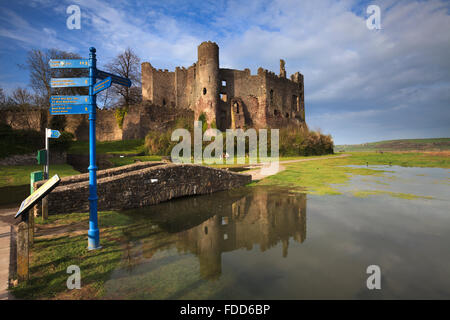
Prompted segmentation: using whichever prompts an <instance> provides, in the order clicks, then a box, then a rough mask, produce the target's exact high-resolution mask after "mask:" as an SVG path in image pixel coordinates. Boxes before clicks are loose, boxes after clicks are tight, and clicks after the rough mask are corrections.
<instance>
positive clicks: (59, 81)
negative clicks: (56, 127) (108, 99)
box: [49, 47, 131, 250]
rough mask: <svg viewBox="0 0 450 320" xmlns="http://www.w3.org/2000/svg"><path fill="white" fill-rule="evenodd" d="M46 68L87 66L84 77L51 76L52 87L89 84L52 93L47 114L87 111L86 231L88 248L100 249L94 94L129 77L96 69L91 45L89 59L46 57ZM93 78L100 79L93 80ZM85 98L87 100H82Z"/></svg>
mask: <svg viewBox="0 0 450 320" xmlns="http://www.w3.org/2000/svg"><path fill="white" fill-rule="evenodd" d="M49 65H50V68H89V77H87V78H52V81H51V87H52V88H62V87H89V95H88V96H52V97H51V100H50V114H52V115H62V114H87V113H89V168H88V169H89V231H88V249H89V250H94V249H100V248H101V246H100V233H99V230H98V217H97V202H98V196H97V166H96V161H95V159H96V148H95V119H96V115H97V102H96V94H97V93H99V92H101V91H103V90H105V89H107V88H109V87H110V86H111V83H116V84H119V85H123V86H127V87H130V86H131V81H130V79H127V78H123V77H120V76H116V75H114V74H110V73H107V72H104V71H101V70H98V69H97V58H96V55H95V48H93V47H91V48H89V59H74V60H67V59H62V60H61V59H59V60H50V61H49ZM96 78H99V79H104V80H102V81H100V82H98V83H96ZM86 99H87V101H86Z"/></svg>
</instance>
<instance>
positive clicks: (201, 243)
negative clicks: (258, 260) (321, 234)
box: [176, 190, 306, 279]
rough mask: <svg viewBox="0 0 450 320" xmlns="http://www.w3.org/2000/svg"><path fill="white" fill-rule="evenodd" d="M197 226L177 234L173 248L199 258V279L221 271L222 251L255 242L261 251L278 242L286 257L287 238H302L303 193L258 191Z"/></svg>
mask: <svg viewBox="0 0 450 320" xmlns="http://www.w3.org/2000/svg"><path fill="white" fill-rule="evenodd" d="M220 211H221V212H220V213H218V214H216V215H214V216H213V217H211V218H209V219H208V220H206V221H204V222H203V223H201V224H200V225H198V226H196V227H193V228H191V229H189V230H186V231H181V232H179V233H178V234H177V241H176V247H177V249H178V250H179V251H182V252H186V251H188V252H191V253H194V254H195V255H197V256H198V258H199V260H200V273H201V276H202V277H203V278H207V279H215V278H218V277H219V276H220V274H221V269H222V263H221V260H222V253H223V252H229V251H234V250H237V249H242V248H246V249H247V250H251V249H252V248H253V246H254V245H259V247H260V250H261V251H265V250H267V249H269V248H271V247H274V246H276V245H277V244H278V243H279V242H281V243H282V248H283V249H282V255H283V257H287V255H288V246H289V239H290V238H291V237H292V238H293V239H294V240H296V241H298V242H299V243H302V242H303V241H304V240H305V238H306V195H304V194H295V195H294V194H289V193H287V192H286V193H284V194H280V193H269V192H267V191H263V190H258V191H257V192H252V193H250V194H249V195H247V196H245V197H244V198H241V199H240V200H238V201H235V202H233V203H232V204H229V205H227V206H226V207H225V208H223V210H220Z"/></svg>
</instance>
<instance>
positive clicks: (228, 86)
mask: <svg viewBox="0 0 450 320" xmlns="http://www.w3.org/2000/svg"><path fill="white" fill-rule="evenodd" d="M219 75H220V76H219V78H220V84H221V86H220V93H221V94H222V97H223V99H224V100H226V102H225V101H223V100H221V103H220V105H221V108H220V109H221V113H220V114H219V119H221V121H220V123H221V126H220V127H223V128H222V130H223V129H225V128H232V127H233V124H232V123H231V120H232V119H231V118H230V115H231V114H230V110H231V109H232V108H234V102H235V100H233V99H235V98H239V99H240V100H241V101H242V103H243V105H242V110H239V111H240V112H241V113H243V114H244V117H245V125H247V126H251V127H255V128H260V127H264V126H265V123H266V121H265V119H266V111H265V106H264V100H265V79H264V77H261V76H259V75H251V74H250V70H249V69H245V70H243V71H241V70H233V69H220V73H219ZM222 81H225V83H222ZM224 85H225V86H224ZM223 95H226V99H225V97H224V96H223ZM225 114H226V116H225ZM235 116H238V115H237V114H236V115H235ZM224 118H226V122H225V124H224V123H223V120H222V119H224ZM234 118H235V119H237V118H236V117H234ZM234 127H242V126H234Z"/></svg>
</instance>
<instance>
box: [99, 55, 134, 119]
mask: <svg viewBox="0 0 450 320" xmlns="http://www.w3.org/2000/svg"><path fill="white" fill-rule="evenodd" d="M140 62H141V59H140V58H139V57H138V56H137V55H136V53H134V51H133V50H132V49H130V48H127V49H126V50H125V51H124V52H123V53H121V54H118V55H117V56H116V57H115V58H114V59H113V60H112V61H111V62H110V63H108V64H107V65H106V69H107V70H108V71H110V72H111V73H114V74H117V75H119V76H121V77H124V78H128V79H130V80H131V82H132V86H131V88H128V87H124V86H119V85H117V86H114V87H113V92H114V94H115V95H116V96H117V97H118V101H117V105H119V106H121V107H124V108H125V109H126V110H127V109H128V107H129V106H130V105H132V104H135V103H138V102H139V101H141V88H140V87H141V72H140Z"/></svg>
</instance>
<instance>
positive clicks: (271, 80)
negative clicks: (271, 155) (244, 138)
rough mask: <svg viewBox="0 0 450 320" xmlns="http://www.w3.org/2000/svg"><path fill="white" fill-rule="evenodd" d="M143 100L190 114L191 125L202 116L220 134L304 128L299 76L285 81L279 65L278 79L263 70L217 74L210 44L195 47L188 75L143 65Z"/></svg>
mask: <svg viewBox="0 0 450 320" xmlns="http://www.w3.org/2000/svg"><path fill="white" fill-rule="evenodd" d="M142 98H143V100H147V101H151V102H152V103H154V104H156V105H160V106H161V107H162V108H164V107H175V108H187V109H191V110H193V111H194V116H195V119H198V117H199V116H200V115H201V114H202V113H204V114H205V115H206V119H207V121H208V124H209V125H210V126H214V125H215V126H217V128H219V129H221V130H225V129H227V128H245V127H255V128H282V127H285V126H288V125H295V126H301V125H305V104H304V83H303V75H302V74H301V73H299V72H296V73H295V74H293V75H291V77H290V79H288V78H287V77H286V71H285V62H284V60H280V74H279V75H275V74H274V73H273V72H270V71H268V70H265V69H263V68H259V69H258V73H257V74H256V75H251V74H250V70H249V69H244V70H235V69H224V68H220V64H219V46H218V45H217V44H216V43H214V42H210V41H208V42H203V43H201V44H200V45H199V46H198V60H197V62H196V63H194V64H193V65H192V66H190V67H189V68H187V69H186V68H184V67H181V68H180V67H177V68H176V69H175V71H174V72H169V71H168V70H161V69H158V70H157V69H155V68H153V67H152V65H151V64H150V63H149V62H144V63H142Z"/></svg>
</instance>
